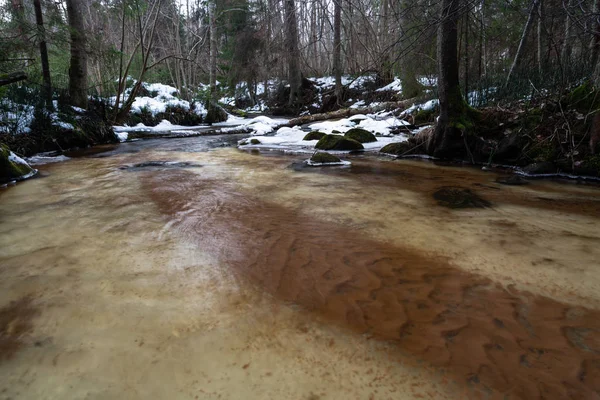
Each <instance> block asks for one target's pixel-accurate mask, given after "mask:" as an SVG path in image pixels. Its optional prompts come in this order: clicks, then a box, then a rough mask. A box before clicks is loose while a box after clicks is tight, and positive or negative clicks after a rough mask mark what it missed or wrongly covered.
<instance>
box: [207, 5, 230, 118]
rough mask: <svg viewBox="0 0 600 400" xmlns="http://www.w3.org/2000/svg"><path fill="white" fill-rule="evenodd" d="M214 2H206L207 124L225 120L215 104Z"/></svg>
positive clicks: (215, 42) (215, 40)
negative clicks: (207, 29)
mask: <svg viewBox="0 0 600 400" xmlns="http://www.w3.org/2000/svg"><path fill="white" fill-rule="evenodd" d="M216 7H217V5H216V1H215V0H209V2H208V18H209V24H210V26H209V29H210V33H209V34H210V55H209V58H210V60H209V64H210V70H209V95H208V102H207V104H206V119H205V121H206V122H207V123H209V124H212V123H214V122H221V121H223V120H225V119H227V115H226V114H225V113H224V111H223V110H222V109H221V107H219V105H218V104H217V56H218V48H217V46H218V40H217V15H216Z"/></svg>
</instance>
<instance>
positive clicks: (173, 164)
mask: <svg viewBox="0 0 600 400" xmlns="http://www.w3.org/2000/svg"><path fill="white" fill-rule="evenodd" d="M201 166H202V165H200V164H195V163H192V162H189V161H181V162H180V161H145V162H141V163H137V164H133V165H123V166H121V167H119V169H125V170H137V169H144V168H199V167H201Z"/></svg>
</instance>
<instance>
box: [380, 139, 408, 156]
mask: <svg viewBox="0 0 600 400" xmlns="http://www.w3.org/2000/svg"><path fill="white" fill-rule="evenodd" d="M412 147H413V146H412V145H410V144H409V143H408V142H401V143H390V144H386V145H385V146H383V148H382V149H381V150H379V151H380V152H381V153H385V154H392V155H394V156H402V155H404V154H407V153H408V152H409V151H410V150H411V148H412Z"/></svg>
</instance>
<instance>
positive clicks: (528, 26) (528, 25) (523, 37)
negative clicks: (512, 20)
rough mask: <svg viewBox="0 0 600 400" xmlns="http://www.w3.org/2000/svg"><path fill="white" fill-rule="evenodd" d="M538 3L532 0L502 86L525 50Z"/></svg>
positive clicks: (538, 1) (515, 67) (536, 0)
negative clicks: (515, 51) (513, 57)
mask: <svg viewBox="0 0 600 400" xmlns="http://www.w3.org/2000/svg"><path fill="white" fill-rule="evenodd" d="M539 4H540V0H533V4H532V5H531V10H530V11H529V17H528V18H527V23H526V24H525V28H524V29H523V34H522V35H521V41H520V42H519V47H518V48H517V53H516V54H515V59H514V60H513V63H512V65H511V67H510V70H509V71H508V76H507V77H506V83H505V84H504V86H508V84H509V83H510V78H511V77H512V74H513V73H514V72H515V70H516V69H517V67H518V65H519V63H520V62H521V58H522V57H523V51H524V50H525V41H526V40H527V36H528V35H529V32H530V31H531V27H532V26H533V21H534V20H535V15H536V13H537V8H538V6H539Z"/></svg>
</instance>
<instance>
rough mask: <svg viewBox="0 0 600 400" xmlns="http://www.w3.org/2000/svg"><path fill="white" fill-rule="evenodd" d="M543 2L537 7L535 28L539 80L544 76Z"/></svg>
mask: <svg viewBox="0 0 600 400" xmlns="http://www.w3.org/2000/svg"><path fill="white" fill-rule="evenodd" d="M543 24H544V1H543V0H540V4H539V6H538V26H537V62H538V74H539V76H540V80H541V79H542V76H543V74H544V64H543V57H542V51H543V50H542V48H543V38H542V36H543V34H544V25H543Z"/></svg>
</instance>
